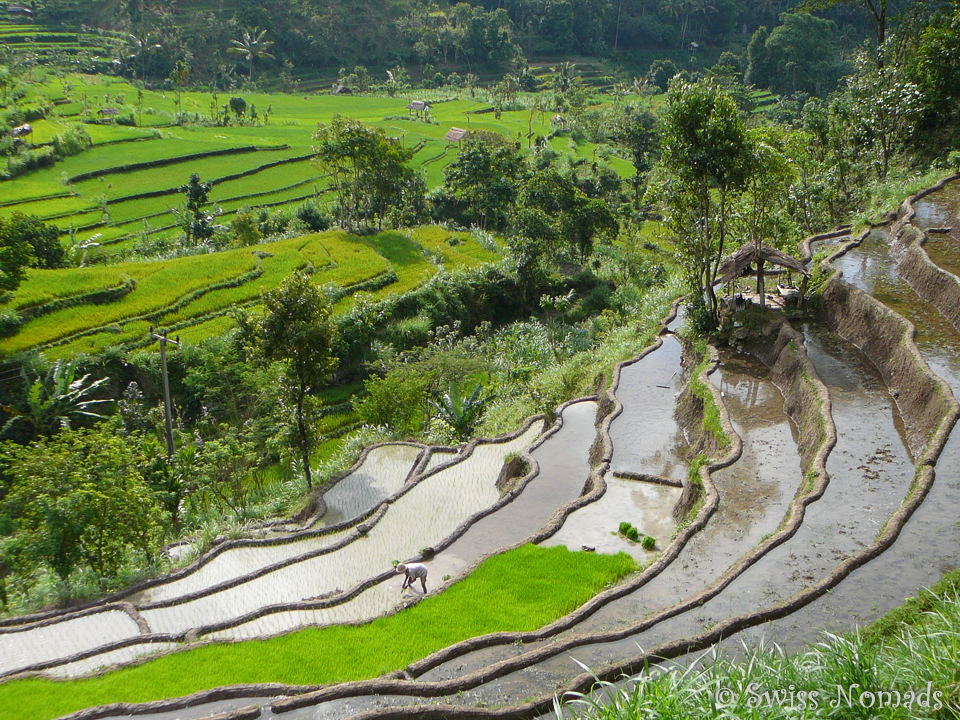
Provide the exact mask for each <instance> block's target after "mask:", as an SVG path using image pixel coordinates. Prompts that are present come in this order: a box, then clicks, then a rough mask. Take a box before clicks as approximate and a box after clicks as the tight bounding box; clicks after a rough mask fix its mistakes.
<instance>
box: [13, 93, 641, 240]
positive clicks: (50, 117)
mask: <svg viewBox="0 0 960 720" xmlns="http://www.w3.org/2000/svg"><path fill="white" fill-rule="evenodd" d="M31 87H32V89H31V92H32V93H34V94H35V95H36V97H35V98H34V100H35V101H36V102H37V103H51V104H53V106H54V107H53V111H52V112H50V113H48V114H47V116H46V117H45V118H43V119H41V120H38V121H36V122H34V123H32V127H33V134H32V136H31V139H32V142H33V143H35V144H42V143H45V142H50V140H51V139H52V138H53V136H54V135H57V134H59V133H62V132H64V131H65V130H66V129H67V128H68V127H69V125H70V124H71V123H77V122H85V123H86V124H84V125H83V128H84V129H85V130H86V131H87V133H88V134H89V135H90V138H91V140H92V141H93V147H92V148H90V149H89V150H85V151H83V152H81V153H79V154H77V155H72V156H70V157H67V158H65V159H63V160H62V161H60V162H57V163H56V165H54V166H52V167H48V168H42V169H39V170H34V171H31V172H29V173H27V174H25V175H21V176H19V177H17V178H15V179H13V180H11V181H8V182H3V183H0V213H11V212H13V211H14V210H20V211H24V212H29V213H30V214H35V215H38V216H39V217H40V218H41V219H43V220H44V221H46V222H49V223H53V224H56V225H57V226H58V227H60V228H61V230H62V232H63V233H64V236H65V242H67V237H66V236H67V235H68V234H69V233H71V232H72V236H71V239H72V241H73V242H74V243H76V244H80V243H83V242H86V241H91V242H93V243H96V246H95V247H90V248H89V249H88V253H89V254H90V257H91V258H92V257H95V256H96V255H98V254H116V253H123V252H124V251H125V250H128V249H129V248H130V247H131V246H132V245H133V244H134V243H136V242H137V241H138V240H141V241H142V240H143V239H144V238H147V239H151V238H152V239H156V238H160V237H165V236H168V235H170V234H171V233H175V232H180V230H179V228H178V227H177V226H176V219H175V217H174V215H173V214H172V213H171V208H177V207H179V206H180V205H181V204H182V201H183V198H182V194H181V193H180V187H181V186H182V185H184V184H185V183H186V182H187V180H188V179H189V178H190V175H191V174H192V173H197V174H198V175H199V176H200V179H201V180H203V181H210V182H212V183H213V190H212V192H211V193H210V201H211V202H212V203H215V204H216V206H217V207H219V208H220V210H221V211H222V217H223V220H224V221H229V219H230V217H231V216H232V215H233V214H234V213H236V212H237V211H238V210H240V209H241V208H250V207H260V208H280V207H291V208H293V207H296V206H297V205H299V204H301V203H302V202H304V201H305V200H309V199H313V198H315V197H318V196H321V195H322V194H323V193H325V192H326V191H327V188H328V183H327V179H326V178H325V177H324V176H323V174H322V173H321V172H320V171H319V170H318V169H317V167H316V166H315V165H314V163H313V162H312V158H313V144H312V136H313V133H314V131H315V130H316V128H317V124H318V123H328V122H330V120H331V119H332V118H333V116H334V115H335V114H342V115H346V116H349V117H351V118H354V119H356V120H359V121H361V122H364V123H367V124H371V125H375V126H378V127H382V128H383V129H384V130H385V131H386V132H387V133H388V135H390V136H393V137H397V138H400V139H401V141H402V142H403V144H404V146H406V147H408V148H414V149H415V150H416V154H415V156H414V159H413V164H414V166H415V167H416V168H418V169H419V170H420V171H421V172H423V173H424V176H425V178H426V181H427V185H428V187H430V188H432V187H436V186H437V185H438V184H439V183H440V182H441V180H442V179H443V168H444V167H446V166H447V165H448V164H449V163H450V162H451V161H452V160H453V158H454V157H455V156H456V152H457V144H456V143H448V142H446V141H444V139H443V138H444V136H445V135H446V133H447V132H448V131H449V130H450V128H451V127H462V128H464V129H470V130H488V131H493V132H497V133H500V134H502V135H505V136H506V137H508V138H513V139H516V140H518V141H519V142H521V144H522V146H523V147H524V148H529V147H531V146H532V143H533V140H534V138H535V137H536V136H537V135H540V136H543V137H546V136H548V135H550V134H551V132H552V131H553V129H554V128H553V127H552V126H551V125H550V116H549V113H546V112H533V113H531V112H529V111H526V110H524V111H505V112H503V113H501V114H498V115H495V114H494V112H493V108H492V107H491V106H490V105H488V104H486V103H484V102H482V101H481V100H479V99H471V98H469V96H466V97H463V98H460V97H458V96H457V93H456V91H454V90H450V91H448V92H447V94H443V93H442V91H439V90H437V91H428V92H429V96H426V95H425V96H423V97H422V98H421V96H420V95H417V96H416V97H417V98H419V99H424V100H426V101H428V102H429V103H431V105H432V109H431V111H430V113H429V114H428V116H427V118H426V119H423V118H418V117H417V116H416V114H411V112H410V111H408V110H407V109H406V106H407V104H408V103H409V102H410V101H411V99H412V98H413V97H414V95H411V94H409V93H407V95H406V96H402V97H401V96H400V95H398V96H397V97H393V98H391V97H352V96H332V95H316V94H309V95H302V96H301V95H291V94H263V93H243V94H242V97H243V99H244V101H245V103H246V110H245V111H244V115H243V116H242V117H240V118H237V117H236V115H235V114H234V113H232V112H230V115H231V118H232V120H231V122H232V124H231V125H230V126H229V127H221V126H218V125H216V124H215V123H214V122H213V120H214V119H215V118H216V117H221V118H222V116H223V114H224V112H225V111H224V109H223V107H222V106H228V104H229V103H228V101H229V100H230V96H229V95H228V93H225V92H221V93H219V94H214V93H204V92H192V91H187V92H183V93H182V94H180V93H178V92H177V91H176V89H175V88H174V89H170V90H166V91H163V90H145V91H143V93H142V96H140V95H138V89H137V88H136V87H134V86H132V85H131V84H129V83H128V82H126V81H124V80H121V79H118V78H108V77H106V76H87V75H82V76H66V77H64V78H62V79H58V78H56V77H55V76H53V75H49V76H47V77H46V78H45V81H44V84H43V85H40V86H37V85H33V86H31ZM464 95H466V93H465V91H464ZM178 97H179V99H180V104H179V105H178ZM27 101H30V98H26V99H25V102H27ZM104 112H107V113H111V114H109V115H104V114H103V113H104ZM228 112H229V111H228ZM181 114H182V115H183V117H184V118H185V121H184V122H183V124H181V123H180V120H181ZM97 122H99V123H101V124H96V123H97ZM120 122H122V123H126V125H124V124H118V123H120ZM552 144H553V147H554V149H556V150H558V151H560V152H562V153H570V154H572V155H573V156H575V157H581V158H590V159H596V150H597V146H596V145H594V144H592V143H589V142H581V143H577V142H573V141H572V140H571V139H570V138H569V137H556V138H553V140H552ZM602 154H603V155H605V156H606V160H607V161H608V162H609V163H610V165H611V167H613V168H614V169H615V170H616V172H618V173H619V174H620V175H621V176H622V177H629V176H632V175H633V167H632V165H631V164H630V163H629V162H628V161H627V160H624V159H622V158H619V157H615V156H613V155H609V153H608V152H607V151H606V150H605V151H603V153H602Z"/></svg>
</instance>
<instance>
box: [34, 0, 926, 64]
mask: <svg viewBox="0 0 960 720" xmlns="http://www.w3.org/2000/svg"><path fill="white" fill-rule="evenodd" d="M887 4H888V3H886V2H884V3H882V5H883V7H884V8H886V5H887ZM827 5H831V6H832V7H829V8H827V9H826V10H825V11H824V12H823V13H821V15H822V17H825V18H826V19H828V20H829V21H830V22H831V24H830V25H825V26H823V27H822V28H820V29H817V30H815V32H814V34H813V35H805V36H804V37H803V44H805V45H807V46H809V47H819V48H822V49H830V48H835V49H836V50H838V51H844V52H847V53H849V52H850V51H851V50H852V49H853V48H854V47H855V46H856V45H857V44H858V43H859V42H860V41H861V40H862V39H863V38H864V37H866V36H868V35H870V34H872V30H871V23H872V22H873V24H874V25H875V24H876V23H875V22H874V18H873V17H872V14H871V13H868V14H867V15H864V14H861V13H859V12H858V11H857V9H856V8H855V7H853V6H851V5H847V4H840V3H827ZM889 5H890V8H889V11H887V10H884V13H889V15H890V20H891V22H892V20H893V18H894V17H899V15H898V13H899V12H900V10H901V9H902V8H900V7H899V6H898V5H897V3H894V2H890V3H889ZM920 5H929V3H921V4H920ZM798 9H800V5H799V3H798V2H797V1H796V0H786V1H785V2H747V1H746V0H720V1H717V2H711V1H710V0H700V1H699V2H697V1H693V2H682V1H680V0H661V1H660V2H654V1H653V0H639V1H638V0H619V1H618V2H592V1H590V0H560V1H558V2H545V1H543V0H507V1H506V2H503V1H501V0H497V1H496V2H493V1H492V0H485V1H484V2H479V1H475V2H471V3H466V2H460V3H453V2H450V3H448V2H445V1H441V2H436V1H434V2H429V3H428V2H419V1H413V0H346V1H343V2H341V1H337V2H323V1H318V0H295V1H294V2H272V1H271V2H252V1H250V2H247V1H246V0H244V1H241V2H230V3H222V2H221V3H219V4H210V3H199V2H195V0H183V1H181V2H171V3H148V2H141V1H130V2H118V1H117V0H96V1H95V2H81V1H78V0H49V1H48V2H44V3H36V10H37V12H36V17H37V19H38V20H39V21H41V22H44V23H48V24H50V25H54V26H56V25H66V26H71V27H79V26H80V25H88V26H90V27H93V28H99V29H100V30H103V31H114V32H122V33H129V34H132V35H134V36H135V37H136V38H138V39H140V40H141V41H142V48H147V47H151V45H153V44H159V45H160V47H157V48H155V50H154V51H151V52H147V53H144V54H142V55H141V54H139V53H137V52H135V53H134V54H135V55H137V57H131V58H130V61H131V62H133V63H134V64H136V65H138V66H140V65H144V66H145V68H143V69H145V70H146V73H147V74H148V75H150V76H152V77H154V78H163V77H166V76H167V75H168V74H169V72H170V70H171V69H172V68H173V66H174V64H175V63H176V60H177V59H180V58H182V57H184V56H186V55H188V54H189V56H190V57H191V59H192V61H191V62H192V65H193V67H194V68H195V70H196V72H197V74H199V75H200V76H202V77H204V78H211V77H214V76H220V75H223V74H229V72H230V71H231V70H232V69H233V68H234V66H235V65H237V62H236V59H235V57H232V56H231V55H229V54H228V51H229V48H230V47H231V43H232V42H233V41H235V40H241V39H242V37H243V33H244V32H245V31H247V32H252V31H253V30H254V29H256V30H257V32H258V34H259V33H260V32H265V33H266V39H267V40H268V41H269V43H270V45H272V47H270V48H269V52H267V51H266V50H264V53H266V54H264V55H262V56H258V57H259V59H258V64H261V65H262V66H263V67H264V68H265V69H270V70H271V71H273V72H274V74H276V73H279V72H282V71H284V70H286V72H287V73H288V74H289V75H291V76H292V77H303V78H309V77H310V74H309V73H308V72H307V70H308V69H311V68H314V69H317V70H320V71H321V73H322V74H323V75H324V77H326V76H328V75H329V74H330V71H331V70H332V71H333V72H335V71H336V69H337V68H339V67H347V68H352V67H353V66H355V65H357V64H362V65H365V66H367V67H369V68H371V70H373V69H374V68H377V69H378V70H376V71H375V72H374V75H375V77H376V78H377V79H378V80H379V79H381V76H382V71H381V70H379V68H384V69H385V68H393V67H395V66H406V67H408V68H409V69H410V71H411V74H414V75H416V76H418V77H419V75H420V74H421V73H429V68H440V69H443V70H444V71H445V72H449V71H451V70H456V71H457V72H459V73H460V74H461V75H464V74H465V73H467V72H474V71H480V72H491V71H492V68H496V67H497V66H499V67H500V68H501V71H502V69H503V68H506V67H507V66H513V65H516V64H517V63H519V62H522V58H524V57H526V58H530V59H538V58H555V57H560V56H563V57H570V56H574V57H576V56H580V57H602V58H613V59H616V60H617V61H618V62H620V63H622V64H624V65H625V66H628V67H636V66H637V65H638V64H641V65H644V66H646V65H649V63H650V62H651V61H652V60H653V59H656V58H657V57H673V58H674V59H675V60H678V59H682V60H688V59H689V61H690V62H691V63H693V64H696V63H697V61H698V54H699V55H703V56H705V57H711V56H713V57H715V56H716V55H717V54H719V51H720V49H725V48H728V47H729V48H740V49H741V50H742V48H743V47H744V46H745V45H746V44H747V42H748V41H749V39H750V37H751V36H752V35H753V33H754V32H755V31H756V30H757V29H758V28H760V27H766V28H767V29H769V30H772V29H773V28H774V27H776V26H778V25H780V24H781V20H780V15H781V13H784V12H787V13H790V12H792V11H795V10H798ZM254 39H256V38H254ZM781 45H785V43H784V42H782V41H781ZM142 48H141V49H142ZM691 51H692V57H691ZM740 54H742V52H741V53H740ZM827 55H828V57H826V58H824V59H823V62H828V61H829V59H830V58H829V55H830V53H829V52H828V53H827ZM121 59H123V58H121ZM245 69H246V68H242V63H240V68H239V69H238V73H239V74H244V73H243V70H245ZM777 74H778V75H779V73H777Z"/></svg>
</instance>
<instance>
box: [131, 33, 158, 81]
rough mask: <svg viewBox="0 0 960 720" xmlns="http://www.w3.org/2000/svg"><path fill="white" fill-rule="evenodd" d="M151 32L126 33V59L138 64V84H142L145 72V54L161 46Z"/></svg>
mask: <svg viewBox="0 0 960 720" xmlns="http://www.w3.org/2000/svg"><path fill="white" fill-rule="evenodd" d="M154 40H156V37H155V36H154V34H153V33H152V32H144V33H130V34H128V35H127V59H128V60H133V61H134V63H139V64H140V84H141V85H143V82H144V80H145V79H146V74H147V56H148V55H150V54H151V53H153V52H155V51H157V50H160V49H162V48H163V45H161V44H160V43H158V42H154Z"/></svg>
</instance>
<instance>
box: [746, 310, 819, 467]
mask: <svg viewBox="0 0 960 720" xmlns="http://www.w3.org/2000/svg"><path fill="white" fill-rule="evenodd" d="M744 349H745V350H746V351H747V352H749V353H750V354H751V355H753V356H754V357H756V358H757V359H758V360H760V362H762V363H763V364H764V365H766V366H767V367H768V368H769V369H770V379H771V380H772V381H773V383H774V384H775V385H776V386H777V387H778V388H780V392H781V393H783V399H784V405H783V411H784V412H785V413H786V414H787V415H788V416H789V417H790V418H791V419H792V420H793V421H794V423H796V426H797V432H798V440H797V449H798V451H799V453H800V467H801V468H802V470H803V472H804V473H805V474H807V473H812V474H813V475H814V476H819V475H822V474H823V473H824V472H825V463H826V459H827V456H828V455H829V454H830V450H831V449H832V448H833V447H834V445H835V444H836V442H837V429H836V427H835V426H834V424H833V421H832V420H831V418H830V393H829V392H828V391H827V388H826V387H825V386H824V384H823V382H821V380H820V378H819V377H818V375H817V370H816V368H815V367H814V366H813V363H812V362H810V358H809V357H808V356H807V352H806V350H805V349H804V340H803V336H802V335H801V334H800V333H798V332H797V331H796V330H794V329H793V327H792V326H791V325H790V323H789V322H787V320H786V318H784V317H783V316H782V315H780V314H779V313H776V314H774V315H773V317H771V318H770V319H769V321H768V322H767V323H766V324H765V325H764V327H763V328H762V329H761V331H760V335H759V337H757V338H755V339H754V340H753V341H751V342H749V343H747V344H746V345H745V346H744ZM811 481H813V480H811Z"/></svg>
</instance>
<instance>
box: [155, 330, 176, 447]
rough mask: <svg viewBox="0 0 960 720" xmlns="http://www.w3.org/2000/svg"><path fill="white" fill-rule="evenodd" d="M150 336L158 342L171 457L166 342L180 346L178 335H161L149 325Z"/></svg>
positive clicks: (171, 430) (165, 418)
mask: <svg viewBox="0 0 960 720" xmlns="http://www.w3.org/2000/svg"><path fill="white" fill-rule="evenodd" d="M150 336H151V337H152V338H153V339H154V340H158V341H159V342H160V374H161V375H163V419H164V423H165V425H166V431H167V457H168V458H169V457H173V418H172V417H171V410H170V378H169V377H168V376H167V343H173V344H174V345H176V346H177V347H180V336H179V335H177V338H176V339H175V340H171V339H170V338H168V337H167V333H166V332H164V333H163V334H162V335H160V334H158V333H155V332H154V331H153V326H152V325H151V326H150Z"/></svg>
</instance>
